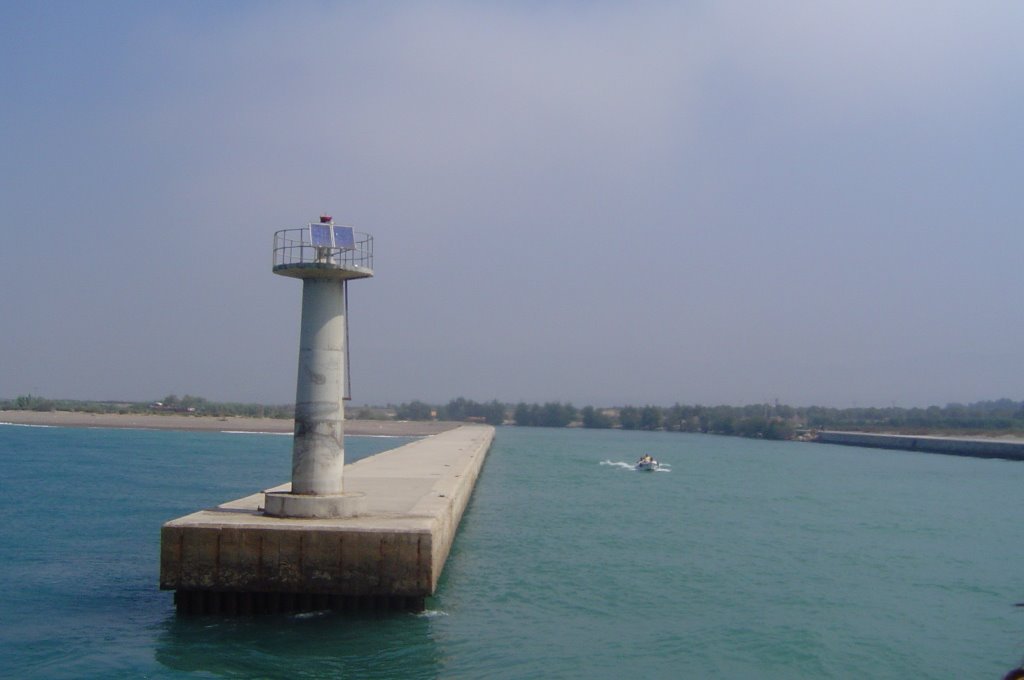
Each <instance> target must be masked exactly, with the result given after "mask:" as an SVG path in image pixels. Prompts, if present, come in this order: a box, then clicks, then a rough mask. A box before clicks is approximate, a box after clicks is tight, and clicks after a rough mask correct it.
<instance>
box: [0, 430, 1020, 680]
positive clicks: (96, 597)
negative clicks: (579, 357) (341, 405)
mask: <svg viewBox="0 0 1024 680" xmlns="http://www.w3.org/2000/svg"><path fill="white" fill-rule="evenodd" d="M399 441H404V440H399ZM395 445H396V440H393V439H376V438H355V437H353V438H349V439H348V440H347V453H348V456H349V458H350V459H354V458H357V457H360V456H363V455H369V454H372V453H373V452H375V451H378V450H381V449H384V448H391V447H392V446H395ZM642 452H650V453H652V454H654V455H655V457H656V458H658V459H659V460H661V461H662V462H666V463H668V464H670V466H671V471H670V472H659V473H636V472H632V471H630V470H628V469H626V468H625V467H624V466H622V465H620V463H626V462H629V461H631V460H633V459H635V458H636V457H637V456H639V454H640V453H642ZM0 461H2V465H3V468H2V470H3V475H2V480H3V481H2V483H3V494H0V511H2V513H3V514H2V517H3V523H2V524H0V612H2V618H0V658H2V659H3V671H2V673H0V674H2V675H4V676H7V677H19V678H31V677H38V678H87V677H153V678H166V677H210V678H217V677H233V678H234V677H237V678H244V677H268V678H274V677H282V678H283V677H300V678H303V677H306V678H320V677H324V678H326V677H350V678H435V677H443V678H482V677H487V678H532V677H559V678H622V677H630V676H632V677H636V678H641V677H642V678H659V677H663V678H679V677H684V678H719V677H721V678H725V677H739V676H742V677H757V678H861V677H865V678H906V677H914V678H986V677H992V678H998V677H1000V676H1001V674H1002V673H1003V672H1005V671H1006V670H1007V669H1008V668H1009V667H1011V666H1013V665H1014V664H1016V663H1018V662H1019V661H1020V658H1021V656H1022V655H1024V610H1021V609H1017V608H1014V607H1013V604H1014V603H1015V602H1019V601H1024V570H1021V569H1020V567H1019V566H1017V565H1020V564H1021V563H1022V561H1024V541H1022V540H1021V527H1022V519H1024V509H1022V508H1021V504H1020V503H1019V502H1018V501H1017V500H1016V493H1018V492H1019V490H1020V489H1021V488H1022V484H1024V464H1021V463H1012V462H1007V461H998V460H974V459H969V458H955V457H948V456H940V455H929V454H915V453H909V452H889V451H878V450H871V449H857V448H844V447H833V446H825V445H812V444H798V443H789V442H762V441H752V440H743V439H735V438H728V437H708V436H701V435H687V434H675V433H640V432H617V431H586V430H558V429H543V428H537V429H534V428H499V430H498V434H497V438H496V439H495V443H494V446H493V448H492V450H491V454H490V456H489V458H488V461H487V464H486V466H485V468H484V471H483V475H482V476H481V479H480V481H479V483H478V486H477V489H476V492H475V494H474V497H473V500H472V501H471V503H470V506H469V507H468V509H467V511H466V515H465V517H464V519H463V523H462V527H461V529H460V533H459V536H458V538H457V540H456V542H455V545H454V547H453V550H452V554H451V556H450V558H449V560H448V564H447V566H446V568H445V572H444V575H443V576H442V579H441V583H440V586H439V590H438V593H437V595H436V596H435V597H433V598H430V599H429V600H428V611H427V612H426V613H425V614H419V615H416V614H386V615H385V614H381V615H364V616H360V617H358V618H345V617H342V616H340V615H335V614H330V613H314V614H307V615H299V616H271V617H261V618H254V619H222V618H214V617H203V618H191V619H190V618H178V617H176V616H175V614H174V612H173V609H172V606H171V594H170V593H166V592H161V591H159V590H157V581H158V569H159V564H158V556H159V555H158V553H159V527H160V524H161V523H162V522H164V521H166V520H167V519H171V518H173V517H177V516H180V515H183V514H186V513H188V512H191V511H193V510H196V509H198V508H200V507H205V506H209V505H214V504H216V503H219V502H222V501H225V500H228V499H232V498H237V497H240V496H242V495H246V494H248V493H251V492H253V491H255V490H258V489H260V488H263V487H266V486H269V485H271V484H275V483H278V482H280V481H285V480H286V479H287V478H288V475H289V464H290V463H289V461H290V439H289V438H288V437H281V436H274V435H242V434H219V433H176V432H155V431H137V430H136V431H133V430H75V429H62V428H25V427H15V426H0Z"/></svg>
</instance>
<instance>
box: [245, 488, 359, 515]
mask: <svg viewBox="0 0 1024 680" xmlns="http://www.w3.org/2000/svg"><path fill="white" fill-rule="evenodd" d="M364 512H366V496H365V495H364V494H361V493H344V494H337V495H333V496H303V495H300V494H293V493H284V492H276V491H270V492H267V493H266V494H264V506H263V514H265V515H268V516H270V517H292V518H297V519H338V518H344V517H358V516H359V515H361V514H363V513H364Z"/></svg>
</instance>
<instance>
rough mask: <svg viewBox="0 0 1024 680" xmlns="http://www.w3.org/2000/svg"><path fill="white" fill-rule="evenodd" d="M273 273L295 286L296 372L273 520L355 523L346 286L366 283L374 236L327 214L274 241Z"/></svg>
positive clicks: (267, 510)
mask: <svg viewBox="0 0 1024 680" xmlns="http://www.w3.org/2000/svg"><path fill="white" fill-rule="evenodd" d="M274 273H275V274H280V275H281V276H290V277H292V278H297V279H302V323H301V333H300V336H299V370H298V378H297V380H296V388H295V436H294V440H293V444H292V486H291V491H289V492H268V493H267V494H266V502H265V504H264V514H266V515H270V516H272V517H297V518H324V519H326V518H337V517H354V516H356V515H358V514H360V512H361V510H362V508H363V500H364V499H363V496H362V495H361V494H353V493H345V491H344V484H343V479H342V478H343V473H344V467H345V407H344V399H346V398H347V397H348V310H347V305H348V290H347V286H348V282H349V281H350V280H352V279H364V278H369V277H371V276H373V237H372V236H370V235H368V234H363V233H359V232H355V231H353V229H352V227H346V226H341V225H337V224H335V223H334V220H333V219H332V218H331V217H330V216H329V215H323V216H321V217H320V220H319V221H318V222H312V223H310V224H308V225H306V226H304V227H299V228H297V229H283V230H281V231H278V232H277V233H275V234H274Z"/></svg>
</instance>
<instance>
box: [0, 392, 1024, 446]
mask: <svg viewBox="0 0 1024 680" xmlns="http://www.w3.org/2000/svg"><path fill="white" fill-rule="evenodd" d="M0 410H29V411H80V412H88V413H187V414H193V415H202V416H217V417H227V416H240V417H250V418H284V419H289V418H292V417H293V415H294V405H291V404H283V405H273V406H268V405H265V404H256V403H241V402H213V401H209V400H207V399H204V398H203V397H196V396H192V395H188V394H186V395H184V396H182V397H178V396H177V395H174V394H169V395H167V396H165V397H163V399H160V400H156V401H147V402H120V401H80V400H71V399H47V398H44V397H40V396H34V395H31V394H29V395H21V396H18V397H16V398H15V399H0ZM355 416H356V417H357V418H382V419H398V420H448V421H458V422H464V421H476V422H484V423H489V424H491V425H519V426H531V427H584V428H592V429H610V428H618V429H623V430H649V431H650V430H664V431H668V432H702V433H707V434H724V435H736V436H741V437H754V438H762V439H791V438H793V437H794V436H795V435H796V434H797V433H798V431H800V430H815V429H836V430H842V429H850V430H860V431H869V432H870V431H887V432H905V433H924V432H954V433H956V432H959V433H970V432H1024V401H1013V400H1011V399H998V400H994V401H978V402H974V403H970V404H960V403H952V404H947V405H946V406H944V407H940V406H929V407H927V408H900V407H896V406H892V407H886V408H874V407H869V408H830V407H823V406H808V407H794V406H787V405H784V404H778V403H776V404H767V403H765V404H749V405H746V406H726V405H719V406H702V405H699V404H696V405H684V404H675V405H673V406H669V407H663V406H655V405H650V404H648V405H644V406H632V405H626V406H616V407H609V408H602V407H595V406H584V407H583V408H580V409H577V408H576V407H575V406H573V405H572V404H571V403H563V402H560V401H551V402H545V403H542V404H541V403H526V402H519V403H516V404H507V403H503V402H500V401H498V400H497V399H492V400H491V401H488V402H477V401H473V400H472V399H466V398H464V397H458V398H457V399H452V400H451V401H449V402H448V403H447V404H430V403H427V402H424V401H418V400H417V401H412V402H408V403H403V404H399V405H397V406H395V405H389V406H387V407H383V408H370V407H362V408H361V409H357V410H356V411H355Z"/></svg>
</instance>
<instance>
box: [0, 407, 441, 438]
mask: <svg viewBox="0 0 1024 680" xmlns="http://www.w3.org/2000/svg"><path fill="white" fill-rule="evenodd" d="M0 423H12V424H15V425H41V426H42V425H48V426H51V427H79V428H82V427H85V428H89V427H95V428H123V429H124V428H127V429H143V430H185V431H199V432H267V433H271V434H291V433H292V432H293V431H294V427H295V424H294V421H292V420H290V419H284V418H243V417H238V416H228V417H224V418H218V417H216V416H190V415H184V414H176V413H168V414H155V413H125V414H119V413H85V412H79V411H0ZM459 425H461V423H453V422H433V421H423V422H421V421H410V420H346V421H345V434H350V435H377V436H391V437H425V436H429V435H432V434H437V433H439V432H444V431H446V430H451V429H453V428H456V427H458V426H459Z"/></svg>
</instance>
